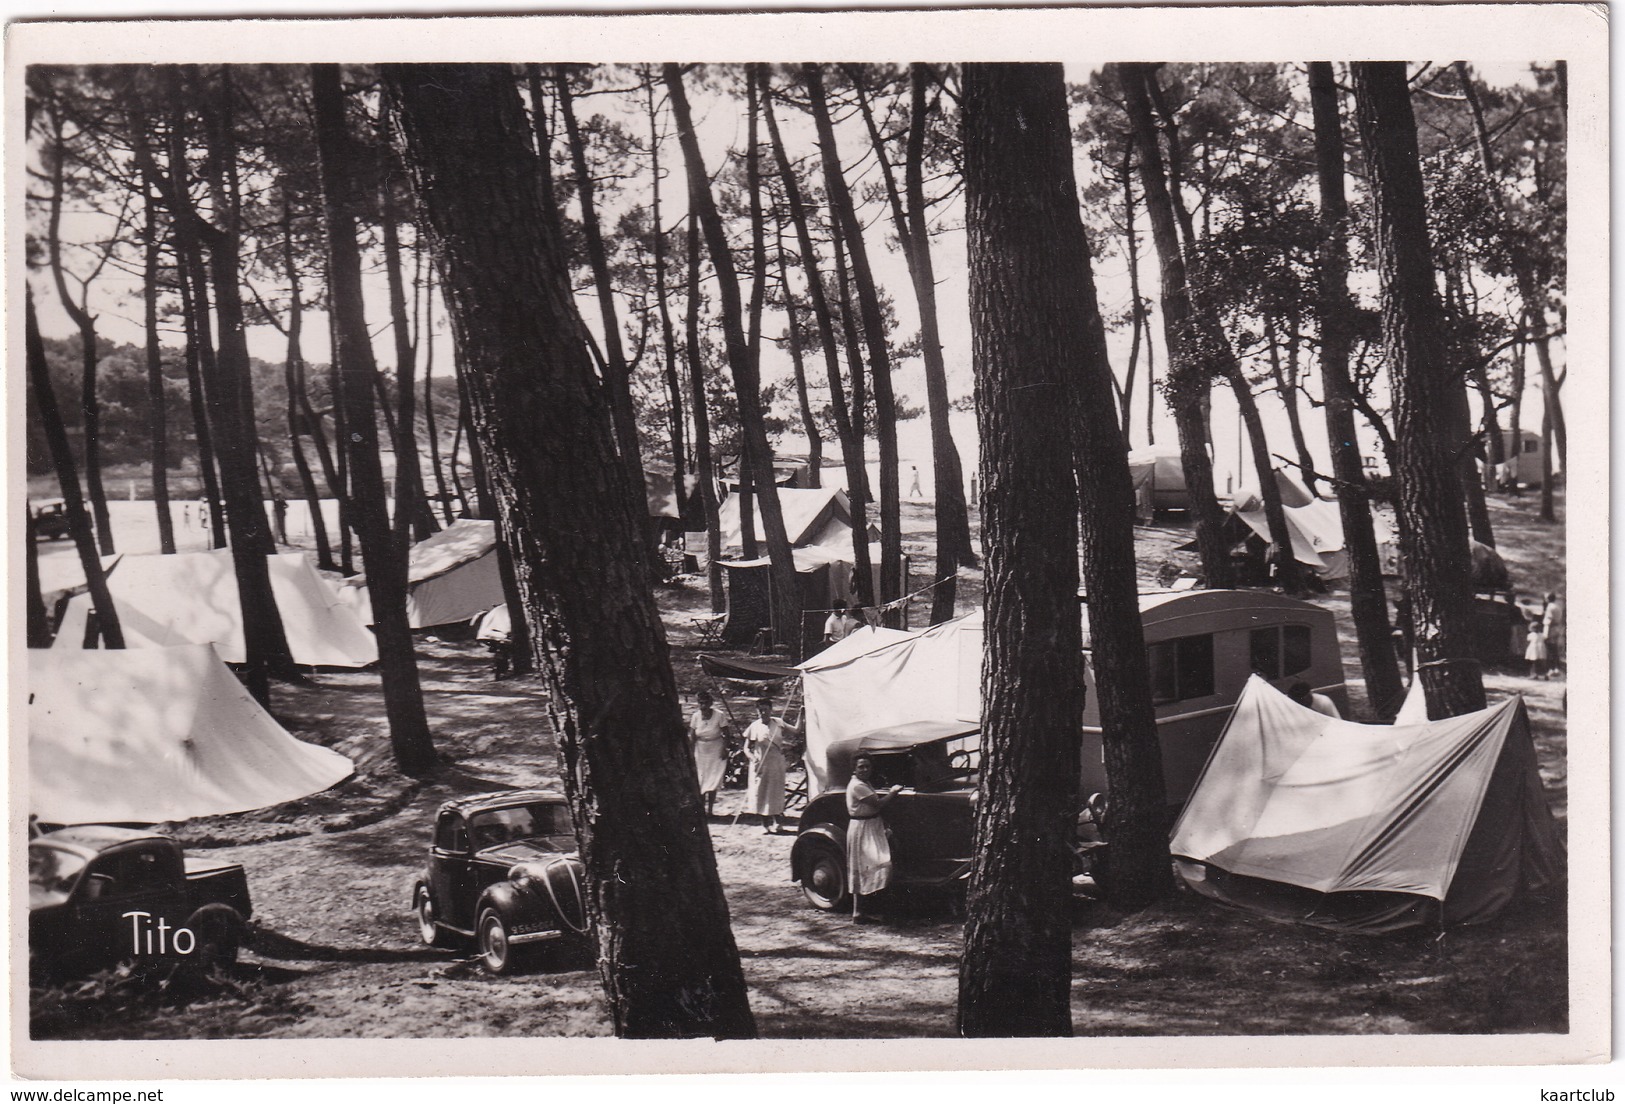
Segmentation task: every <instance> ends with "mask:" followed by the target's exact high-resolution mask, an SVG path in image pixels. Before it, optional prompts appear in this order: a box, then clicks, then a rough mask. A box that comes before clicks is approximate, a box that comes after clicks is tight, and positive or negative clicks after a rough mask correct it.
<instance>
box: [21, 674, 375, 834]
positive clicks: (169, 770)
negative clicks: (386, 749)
mask: <svg viewBox="0 0 1625 1104" xmlns="http://www.w3.org/2000/svg"><path fill="white" fill-rule="evenodd" d="M354 769H355V766H354V764H353V763H351V761H350V760H349V759H347V758H345V757H344V756H342V755H340V754H339V753H338V752H336V751H331V750H329V749H328V748H324V747H318V746H316V745H314V744H307V743H304V742H302V741H300V740H296V739H294V737H293V736H291V735H289V734H288V732H287V730H286V729H284V728H283V727H282V726H281V725H279V724H278V723H277V722H276V721H275V720H274V719H272V717H271V715H270V714H269V713H267V712H266V711H265V710H264V708H262V707H261V706H260V704H259V703H258V702H256V701H255V700H254V699H253V698H252V697H251V696H250V695H249V693H248V691H247V690H245V689H243V687H242V684H241V683H239V682H238V681H237V679H236V677H235V676H234V675H233V674H232V673H231V671H230V670H228V669H227V667H226V666H225V664H223V663H222V662H221V661H220V657H219V656H218V655H216V654H215V650H214V649H213V648H212V647H210V646H209V645H207V644H188V645H182V646H179V647H173V648H126V649H123V650H112V651H100V650H83V649H80V650H59V649H55V648H52V649H30V650H29V652H28V772H29V794H28V809H29V812H31V813H33V814H34V815H35V816H38V817H39V818H40V819H41V820H42V821H46V822H47V823H52V824H87V823H120V822H138V823H156V822H159V821H167V820H185V819H187V818H189V817H200V816H215V815H218V814H221V813H237V812H242V811H244V810H246V809H259V808H264V807H265V806H267V805H276V804H279V803H281V802H284V801H292V800H294V799H296V798H300V797H305V796H307V795H309V794H313V793H317V792H318V791H321V790H325V789H327V788H328V787H329V786H332V785H335V784H337V783H339V782H342V781H343V780H344V779H345V778H347V777H349V776H350V774H351V773H352V772H353V771H354Z"/></svg>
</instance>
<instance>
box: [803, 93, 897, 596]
mask: <svg viewBox="0 0 1625 1104" xmlns="http://www.w3.org/2000/svg"><path fill="white" fill-rule="evenodd" d="M801 75H802V82H803V83H804V84H805V85H806V86H807V95H808V97H809V99H810V101H811V106H812V113H813V123H814V124H815V126H816V127H817V130H818V150H819V157H820V158H821V159H822V160H823V162H824V187H825V191H826V192H827V193H828V196H829V204H830V211H831V214H832V216H833V219H834V221H836V222H838V223H839V224H840V225H841V236H842V240H843V242H844V244H845V246H846V252H847V257H848V258H849V259H850V260H851V262H852V282H853V284H854V285H856V288H857V293H858V309H859V311H860V314H861V317H862V319H863V336H864V340H865V344H866V345H867V352H868V359H869V370H870V372H871V373H872V374H873V377H874V378H873V383H874V389H875V440H876V442H877V443H878V445H879V446H880V592H879V595H878V596H877V597H878V601H879V602H880V603H881V606H882V608H883V609H884V608H885V607H886V606H887V604H888V603H891V602H894V601H896V600H897V599H898V598H900V597H902V594H903V591H902V581H903V580H902V575H903V531H902V512H901V511H902V488H901V487H900V486H899V485H898V468H897V404H896V402H895V400H894V399H893V397H892V383H891V353H890V351H889V350H888V349H887V347H886V325H885V320H884V318H883V317H882V315H881V312H880V296H879V294H878V293H877V291H876V289H875V280H874V276H873V275H872V274H871V272H870V269H869V252H868V250H867V249H866V248H865V246H864V244H863V224H862V223H860V222H859V221H858V216H857V210H856V208H855V207H854V206H853V203H852V193H851V190H850V189H849V188H848V187H847V183H846V176H845V175H844V174H843V173H842V171H841V155H840V151H839V149H838V148H837V147H836V144H835V127H834V125H833V124H832V123H831V121H830V116H829V105H828V103H827V102H826V100H825V96H824V77H823V73H822V72H821V71H820V69H819V67H818V66H816V65H804V66H802V69H801ZM897 619H898V618H897V614H896V613H895V612H894V611H889V610H888V611H887V620H888V623H889V622H891V621H895V620H897Z"/></svg>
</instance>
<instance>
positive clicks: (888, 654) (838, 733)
mask: <svg viewBox="0 0 1625 1104" xmlns="http://www.w3.org/2000/svg"><path fill="white" fill-rule="evenodd" d="M1084 617H1085V622H1084V646H1085V649H1086V651H1085V655H1087V654H1088V653H1087V648H1088V647H1089V644H1090V640H1089V626H1088V621H1087V617H1088V614H1087V606H1085V612H1084ZM1140 617H1141V620H1142V623H1143V624H1144V627H1145V641H1146V650H1147V654H1148V658H1149V659H1150V665H1151V690H1152V698H1153V701H1154V703H1155V706H1156V712H1157V727H1158V733H1159V736H1160V742H1161V744H1162V760H1163V764H1162V765H1163V776H1164V780H1165V782H1166V785H1167V797H1168V801H1169V802H1170V803H1175V804H1179V803H1183V802H1184V800H1185V798H1186V797H1187V796H1188V795H1189V794H1190V792H1191V787H1192V786H1193V785H1195V783H1196V779H1197V776H1198V775H1199V774H1200V773H1201V771H1202V767H1203V765H1204V764H1205V763H1206V762H1207V757H1208V754H1209V752H1211V751H1212V749H1213V745H1214V743H1215V742H1216V741H1217V740H1218V738H1219V734H1220V732H1222V731H1223V729H1224V725H1225V721H1226V719H1227V717H1228V716H1229V713H1230V709H1231V707H1232V706H1234V705H1235V703H1236V701H1237V699H1238V698H1239V697H1240V696H1241V692H1242V689H1243V688H1244V687H1245V686H1246V685H1247V679H1248V677H1249V676H1250V675H1252V674H1253V673H1254V672H1257V673H1259V674H1262V675H1263V676H1264V677H1265V678H1266V679H1268V681H1269V682H1271V683H1272V684H1273V685H1275V686H1277V687H1279V688H1281V689H1283V690H1284V689H1286V688H1287V687H1290V686H1291V685H1292V684H1293V683H1296V682H1305V683H1308V684H1309V685H1310V686H1311V687H1313V688H1314V689H1315V690H1316V691H1317V692H1319V693H1321V694H1325V695H1326V696H1328V697H1330V698H1331V699H1332V700H1333V701H1334V702H1336V703H1337V706H1338V708H1339V709H1340V710H1343V711H1344V712H1346V711H1347V708H1348V691H1347V688H1346V687H1345V685H1344V682H1343V660H1342V655H1341V652H1340V651H1339V648H1338V642H1337V627H1336V623H1335V620H1334V618H1333V616H1332V613H1331V611H1330V610H1325V609H1322V608H1320V607H1319V606H1316V605H1314V604H1312V603H1309V602H1303V601H1299V600H1298V599H1295V598H1288V597H1285V596H1284V595H1279V594H1271V593H1267V592H1255V591H1245V590H1193V591H1177V592H1163V593H1155V594H1142V595H1141V596H1140ZM800 670H801V672H802V685H803V688H804V690H805V693H806V702H807V756H806V758H807V766H808V769H809V770H810V771H811V772H812V774H813V776H814V779H815V780H816V781H817V782H818V783H819V784H820V785H823V784H825V782H826V781H827V779H828V776H829V765H828V751H829V748H830V747H831V746H832V745H833V744H835V743H837V742H838V741H841V740H846V739H851V738H853V737H855V736H858V735H861V734H863V733H865V732H870V731H872V730H874V729H877V728H884V727H887V726H894V725H902V724H909V723H913V722H917V721H940V722H948V723H954V722H963V721H970V722H977V721H980V720H981V716H982V696H981V672H982V615H981V614H980V613H973V614H971V615H969V616H968V617H962V618H960V619H958V620H956V621H949V622H946V623H944V624H941V625H933V626H932V627H931V628H929V629H925V630H924V631H922V632H917V633H911V634H909V635H908V636H907V637H904V638H902V639H889V638H888V639H886V640H883V641H881V642H879V643H878V644H877V646H876V647H875V648H874V649H873V650H871V651H868V652H866V653H864V654H861V655H852V654H851V653H847V652H843V653H842V654H841V655H839V656H838V657H836V656H833V655H832V656H831V657H829V658H826V657H825V656H822V655H820V656H815V657H814V658H812V659H810V660H808V661H807V662H805V663H803V664H801V667H800ZM1083 670H1084V681H1085V684H1086V686H1087V687H1088V695H1089V697H1088V704H1087V705H1086V707H1085V710H1084V717H1083V747H1082V752H1083V756H1082V772H1081V782H1082V786H1083V790H1084V792H1085V793H1091V792H1095V791H1104V790H1105V788H1106V772H1105V754H1104V744H1103V739H1102V733H1101V727H1100V698H1099V694H1098V693H1097V690H1096V687H1095V680H1094V671H1093V664H1091V663H1089V662H1087V661H1085V662H1084V665H1083Z"/></svg>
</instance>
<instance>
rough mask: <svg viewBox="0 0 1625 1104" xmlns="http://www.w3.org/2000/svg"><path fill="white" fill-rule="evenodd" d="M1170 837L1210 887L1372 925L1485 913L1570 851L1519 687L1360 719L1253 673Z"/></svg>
mask: <svg viewBox="0 0 1625 1104" xmlns="http://www.w3.org/2000/svg"><path fill="white" fill-rule="evenodd" d="M1170 848H1171V850H1172V851H1173V853H1174V856H1175V858H1176V860H1177V862H1178V864H1179V869H1180V873H1181V875H1182V876H1183V877H1184V878H1185V881H1186V882H1187V883H1188V884H1189V885H1191V886H1192V887H1193V888H1195V889H1197V890H1198V891H1200V892H1202V893H1205V894H1207V895H1209V896H1212V897H1215V898H1218V899H1221V900H1224V901H1228V902H1230V903H1232V904H1237V905H1241V906H1244V907H1248V908H1252V909H1255V910H1257V911H1261V912H1265V913H1268V914H1271V915H1276V916H1283V917H1287V918H1291V919H1296V920H1300V921H1303V922H1307V923H1314V924H1320V925H1323V926H1328V927H1336V928H1344V929H1350V930H1360V931H1389V930H1393V929H1396V928H1402V927H1409V926H1414V925H1417V924H1440V925H1448V924H1463V923H1473V922H1476V921H1481V920H1485V919H1488V918H1489V917H1491V916H1493V915H1494V914H1495V913H1496V912H1498V911H1499V910H1500V909H1501V908H1502V907H1503V906H1505V905H1506V904H1507V903H1508V902H1509V901H1510V900H1512V898H1513V897H1515V896H1516V895H1518V894H1519V893H1520V892H1523V891H1526V890H1536V889H1541V888H1544V887H1547V886H1551V885H1554V884H1556V883H1557V882H1558V881H1559V880H1560V879H1561V877H1562V865H1563V853H1562V845H1561V843H1560V842H1559V840H1558V836H1557V830H1556V825H1555V823H1554V822H1553V820H1552V815H1551V810H1550V809H1549V808H1548V807H1547V805H1546V799H1545V795H1544V793H1543V791H1542V789H1541V783H1540V773H1539V770H1538V769H1537V767H1536V762H1535V750H1534V744H1533V742H1532V741H1531V739H1530V735H1529V722H1528V716H1527V714H1526V713H1525V712H1524V707H1523V700H1522V699H1521V698H1512V699H1509V700H1507V701H1505V702H1502V703H1501V704H1500V705H1497V706H1494V707H1492V708H1490V709H1485V710H1481V711H1479V712H1477V713H1469V714H1466V715H1465V716H1461V717H1451V718H1449V719H1447V720H1441V721H1430V722H1427V723H1425V724H1413V725H1397V726H1396V725H1360V724H1355V723H1353V722H1351V721H1341V720H1334V719H1332V718H1329V717H1326V716H1323V715H1321V714H1319V713H1316V712H1315V711H1314V710H1311V709H1306V708H1304V707H1303V706H1300V705H1298V704H1296V703H1295V702H1293V701H1292V700H1291V699H1290V698H1288V697H1286V695H1284V694H1282V693H1281V692H1279V691H1278V690H1276V689H1274V688H1273V687H1271V686H1270V685H1269V684H1268V683H1266V682H1264V681H1263V680H1262V679H1257V678H1255V679H1253V680H1252V681H1251V682H1250V683H1249V684H1248V686H1247V689H1246V690H1245V691H1244V692H1243V694H1242V697H1241V700H1240V701H1238V702H1237V703H1236V708H1235V712H1234V713H1233V714H1232V715H1231V718H1230V722H1229V724H1228V725H1227V726H1226V727H1225V731H1224V735H1223V736H1222V737H1221V739H1220V741H1219V744H1218V746H1217V747H1216V748H1215V749H1214V752H1213V756H1212V758H1211V759H1210V760H1209V761H1208V764H1207V768H1206V770H1205V771H1204V772H1203V774H1202V777H1201V779H1200V781H1199V782H1198V783H1197V787H1196V791H1195V792H1194V793H1193V794H1192V795H1191V799H1190V802H1189V803H1188V804H1187V805H1186V806H1185V811H1184V813H1183V814H1182V815H1181V816H1180V818H1179V821H1178V823H1177V824H1176V825H1175V826H1174V835H1173V842H1172V844H1171V845H1170Z"/></svg>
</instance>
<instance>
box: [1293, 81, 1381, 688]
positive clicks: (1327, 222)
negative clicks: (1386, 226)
mask: <svg viewBox="0 0 1625 1104" xmlns="http://www.w3.org/2000/svg"><path fill="white" fill-rule="evenodd" d="M1309 98H1310V102H1311V105H1312V108H1313V111H1314V120H1315V163H1316V166H1317V168H1318V171H1319V180H1320V226H1321V246H1320V283H1319V287H1318V289H1317V294H1318V304H1317V308H1318V309H1317V313H1318V314H1319V316H1320V320H1321V321H1320V377H1321V381H1322V386H1323V387H1324V389H1325V394H1326V441H1327V445H1328V447H1329V448H1330V450H1331V459H1332V475H1333V477H1334V478H1335V479H1336V480H1337V512H1338V514H1339V516H1340V517H1341V518H1342V521H1343V547H1344V549H1346V550H1347V552H1348V558H1349V605H1350V607H1351V612H1352V616H1353V620H1354V635H1355V638H1356V640H1357V641H1358V644H1359V649H1360V667H1361V670H1363V671H1364V672H1365V692H1366V701H1367V702H1368V704H1369V705H1370V708H1371V712H1372V713H1373V714H1374V715H1384V714H1387V713H1388V707H1389V705H1390V703H1397V702H1398V701H1399V697H1400V695H1401V693H1403V691H1404V685H1403V684H1402V683H1401V682H1400V678H1399V662H1398V660H1397V658H1396V657H1395V656H1394V648H1393V641H1392V640H1391V639H1390V634H1389V627H1388V598H1387V591H1386V589H1385V588H1384V585H1383V581H1382V557H1381V555H1380V554H1379V553H1378V551H1377V537H1376V531H1375V528H1374V527H1373V525H1372V522H1371V492H1370V489H1369V488H1368V487H1367V485H1366V479H1365V466H1364V465H1363V464H1362V463H1361V461H1360V443H1359V440H1358V439H1357V438H1356V436H1355V429H1354V397H1353V396H1354V384H1353V382H1352V381H1351V380H1350V379H1349V347H1350V345H1352V344H1353V326H1352V320H1351V318H1350V312H1351V310H1352V307H1353V303H1352V301H1351V300H1350V298H1349V289H1348V270H1349V259H1348V232H1349V226H1348V221H1349V215H1348V201H1347V199H1346V197H1345V193H1344V178H1343V173H1344V168H1343V124H1342V120H1341V117H1340V114H1339V112H1338V106H1337V83H1336V81H1335V80H1334V79H1333V76H1332V66H1331V63H1330V62H1327V61H1312V62H1310V63H1309ZM1396 708H1397V704H1396Z"/></svg>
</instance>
